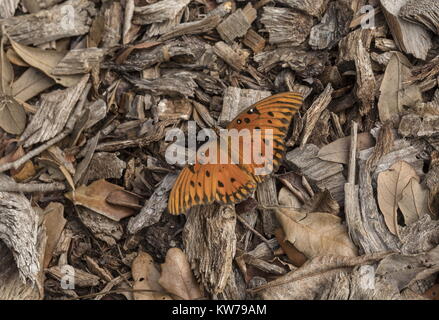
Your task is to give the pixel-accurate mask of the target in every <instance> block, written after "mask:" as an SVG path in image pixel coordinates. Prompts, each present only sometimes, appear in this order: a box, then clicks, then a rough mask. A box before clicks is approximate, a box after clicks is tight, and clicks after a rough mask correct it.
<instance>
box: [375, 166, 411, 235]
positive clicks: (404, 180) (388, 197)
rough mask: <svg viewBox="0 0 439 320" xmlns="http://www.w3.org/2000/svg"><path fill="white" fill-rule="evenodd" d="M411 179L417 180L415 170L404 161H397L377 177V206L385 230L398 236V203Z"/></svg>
mask: <svg viewBox="0 0 439 320" xmlns="http://www.w3.org/2000/svg"><path fill="white" fill-rule="evenodd" d="M411 179H415V180H416V179H419V178H418V175H417V173H416V171H415V169H413V167H412V166H410V165H409V164H408V163H407V162H405V161H398V162H397V163H395V164H394V165H393V166H392V167H391V168H390V169H389V170H386V171H384V172H381V173H380V174H379V175H378V187H377V191H378V205H379V207H380V209H381V213H382V214H383V216H384V221H385V222H386V225H387V228H389V230H390V232H391V233H393V234H395V235H398V236H399V230H398V222H397V218H398V203H399V202H400V200H401V199H402V198H403V191H404V189H405V188H406V187H407V185H408V184H409V183H410V180H411ZM404 204H405V203H404Z"/></svg>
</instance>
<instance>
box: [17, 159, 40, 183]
mask: <svg viewBox="0 0 439 320" xmlns="http://www.w3.org/2000/svg"><path fill="white" fill-rule="evenodd" d="M36 174H37V171H36V169H35V166H34V164H33V163H32V161H31V160H29V161H27V162H26V163H25V164H24V165H23V166H21V168H19V169H18V170H16V171H15V173H14V174H13V175H12V178H14V180H15V181H17V182H23V181H25V180H27V179H29V178H32V177H33V176H35V175H36Z"/></svg>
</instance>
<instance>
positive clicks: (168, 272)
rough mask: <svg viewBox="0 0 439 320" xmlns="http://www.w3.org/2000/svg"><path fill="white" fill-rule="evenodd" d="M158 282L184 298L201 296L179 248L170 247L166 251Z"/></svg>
mask: <svg viewBox="0 0 439 320" xmlns="http://www.w3.org/2000/svg"><path fill="white" fill-rule="evenodd" d="M159 284H160V285H161V286H162V287H163V288H165V289H166V290H167V291H168V292H170V293H173V294H175V295H176V296H178V297H181V298H183V299H185V300H194V299H199V298H201V297H202V294H201V290H200V286H199V285H198V283H197V280H196V279H195V277H194V275H193V273H192V270H191V267H190V265H189V261H188V259H187V257H186V255H185V254H184V252H183V251H182V250H181V249H179V248H171V249H169V250H168V252H167V253H166V260H165V263H164V264H162V275H161V276H160V279H159Z"/></svg>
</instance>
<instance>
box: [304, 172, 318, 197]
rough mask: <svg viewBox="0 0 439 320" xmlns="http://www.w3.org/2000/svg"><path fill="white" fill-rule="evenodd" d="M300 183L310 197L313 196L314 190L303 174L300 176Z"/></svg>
mask: <svg viewBox="0 0 439 320" xmlns="http://www.w3.org/2000/svg"><path fill="white" fill-rule="evenodd" d="M302 185H303V186H304V188H305V189H306V191H308V194H309V196H310V197H311V198H312V197H314V196H315V193H314V190H313V189H312V187H311V185H310V184H309V182H308V179H306V177H305V176H302Z"/></svg>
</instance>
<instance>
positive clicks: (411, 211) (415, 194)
mask: <svg viewBox="0 0 439 320" xmlns="http://www.w3.org/2000/svg"><path fill="white" fill-rule="evenodd" d="M398 206H399V209H400V210H401V212H402V214H403V216H404V221H405V224H406V225H411V224H413V223H415V222H416V221H418V220H419V218H421V217H422V216H423V215H424V214H427V213H429V211H430V210H429V209H428V191H427V189H424V188H423V187H422V186H421V184H420V183H419V178H418V179H415V178H412V179H411V180H410V182H409V183H408V185H407V187H405V189H404V191H403V192H402V198H401V200H399V202H398Z"/></svg>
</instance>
